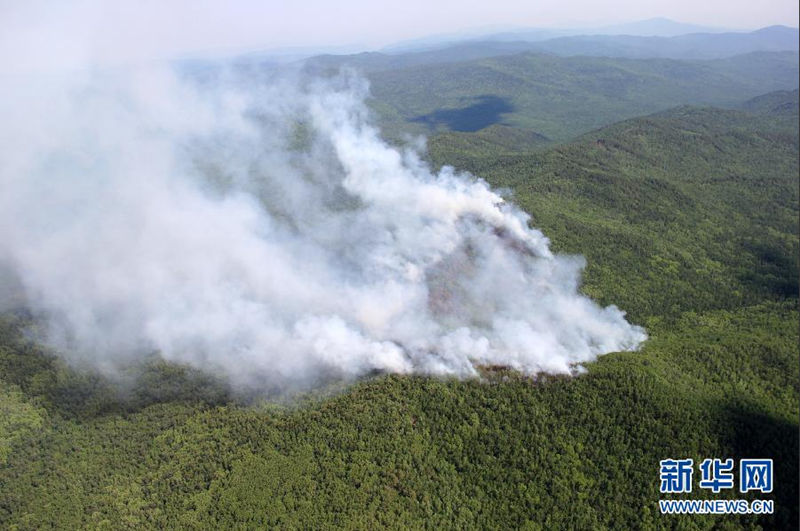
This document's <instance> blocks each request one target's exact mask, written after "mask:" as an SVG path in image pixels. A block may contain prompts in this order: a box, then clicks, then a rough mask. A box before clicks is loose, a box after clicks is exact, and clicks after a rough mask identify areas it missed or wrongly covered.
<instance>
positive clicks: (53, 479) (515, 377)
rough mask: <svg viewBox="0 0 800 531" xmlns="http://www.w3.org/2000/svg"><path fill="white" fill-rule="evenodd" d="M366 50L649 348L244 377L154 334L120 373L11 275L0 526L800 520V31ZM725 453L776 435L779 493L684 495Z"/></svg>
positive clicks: (702, 524)
mask: <svg viewBox="0 0 800 531" xmlns="http://www.w3.org/2000/svg"><path fill="white" fill-rule="evenodd" d="M545 71H546V72H548V76H550V77H549V78H547V79H543V78H542V77H541V76H538V77H537V76H534V75H533V74H531V73H532V72H545ZM675 71H680V72H682V74H683V75H685V76H686V78H687V79H688V78H692V77H694V79H695V82H694V83H695V85H691V86H688V88H687V85H686V84H683V85H681V84H680V83H677V85H681V86H677V85H676V83H675V82H674V79H675V77H674V76H672V75H671V72H675ZM745 71H746V72H745ZM743 72H745V73H743ZM764 72H772V73H773V74H770V75H766V74H764ZM490 74H491V75H490ZM370 75H371V76H372V77H373V79H372V82H373V91H372V95H373V101H372V102H371V105H372V107H373V109H375V111H376V112H377V114H378V122H379V123H380V124H381V126H382V127H384V128H391V127H393V126H394V125H396V124H399V123H400V122H402V124H403V125H402V127H403V128H406V129H403V131H406V132H407V131H412V132H418V131H424V132H426V133H427V134H429V135H430V136H429V139H428V142H427V148H426V152H425V154H424V157H425V158H426V160H427V161H428V162H429V163H430V164H431V165H432V166H433V167H434V168H439V167H441V166H443V165H450V166H454V167H456V168H458V169H459V170H463V171H469V172H471V173H472V174H473V175H475V176H478V177H480V178H482V179H485V180H486V181H487V182H488V183H489V184H491V185H492V186H493V187H495V188H498V189H503V190H507V191H508V194H509V195H508V196H509V198H510V200H512V201H513V202H514V203H516V204H517V205H519V206H520V207H522V208H523V209H524V210H525V211H526V212H528V213H530V214H531V216H532V218H531V225H532V226H535V227H537V228H539V229H540V230H542V232H543V233H544V234H545V235H546V236H547V237H548V238H550V240H551V242H552V247H553V250H554V251H555V252H558V253H563V254H580V255H583V256H585V257H586V260H587V268H586V270H585V272H584V275H583V284H582V286H581V291H582V292H583V293H585V294H586V295H588V296H590V297H591V298H592V299H594V300H596V301H598V302H599V303H600V304H602V305H604V306H605V305H608V304H615V305H617V306H619V307H620V308H623V309H624V310H625V311H626V312H627V318H628V319H629V320H630V321H631V322H632V323H635V324H638V325H641V326H643V327H645V328H646V330H647V332H648V335H649V339H648V340H647V341H646V343H645V344H644V346H643V348H642V349H641V350H639V351H636V352H621V353H612V354H608V355H605V356H602V357H601V358H599V359H598V360H597V361H595V362H591V363H586V364H585V365H584V367H583V368H584V372H583V374H579V375H577V376H574V377H569V376H552V375H547V374H538V375H534V376H526V375H523V374H520V373H517V372H515V371H512V370H509V369H507V368H504V367H483V368H482V369H481V371H482V374H481V375H480V377H477V378H471V379H457V378H439V377H429V376H424V375H392V374H375V375H373V376H370V377H368V378H363V379H361V380H358V381H356V382H331V383H329V384H328V385H327V386H325V387H322V388H317V389H315V390H313V391H309V392H307V393H304V394H302V395H300V396H291V397H285V396H266V397H265V396H258V395H253V394H249V395H246V396H243V395H242V394H241V393H237V392H236V390H235V389H232V388H231V387H230V386H229V384H228V383H227V382H226V381H225V380H223V379H221V378H219V377H217V376H215V375H213V374H207V373H204V372H202V371H199V370H197V369H194V368H192V367H189V366H184V365H180V364H174V363H168V362H165V361H163V360H162V359H160V358H159V357H158V356H157V355H155V354H154V355H153V356H152V357H150V358H147V359H145V360H143V361H142V362H141V363H140V364H139V365H138V366H136V367H133V368H131V373H130V374H127V375H124V376H125V377H124V378H122V379H121V382H122V383H121V382H120V381H113V380H110V379H108V378H107V377H105V376H103V375H101V374H100V373H98V372H95V371H93V370H91V369H88V368H85V367H80V366H75V365H69V364H67V363H65V362H64V361H63V359H62V358H61V357H60V356H58V355H57V353H56V352H54V351H52V350H51V349H50V348H48V347H46V346H43V345H42V344H41V343H39V342H37V341H36V339H35V337H36V334H35V331H36V330H37V327H40V326H42V324H41V323H40V322H38V321H37V317H36V316H35V315H34V314H33V313H31V312H30V311H29V310H28V309H26V308H25V305H24V296H23V295H22V294H20V293H19V292H17V291H15V290H16V288H15V287H14V286H13V285H11V284H8V281H6V280H4V282H5V283H6V284H8V285H6V284H4V285H3V286H2V290H0V292H1V293H3V296H4V298H5V300H4V305H3V307H4V308H6V310H5V311H4V312H3V314H2V317H1V318H0V527H2V528H4V529H15V530H16V529H18V530H23V529H26V530H27V529H31V530H33V529H56V528H58V529H80V528H90V529H142V528H150V529H173V528H180V529H229V528H230V529H238V528H310V529H331V528H348V529H379V528H394V529H400V528H430V529H440V528H456V529H462V528H464V529H467V528H486V529H514V528H524V529H558V528H566V529H626V528H632V529H659V528H678V529H738V528H746V529H796V528H797V522H798V503H797V500H798V495H800V492H799V491H798V476H797V470H798V466H799V465H800V463H798V453H799V452H800V447H799V444H800V442H799V440H798V410H799V409H800V394H799V393H800V389H799V384H800V367H798V342H799V341H800V337H799V336H798V320H799V319H800V314H798V277H799V276H800V271H799V270H798V256H799V255H800V244H799V241H798V215H800V206H799V204H800V198H799V197H798V194H799V191H798V186H799V185H800V175H799V174H798V157H799V156H800V151H798V92H797V90H793V89H794V88H795V87H796V83H797V54H796V53H793V52H775V53H774V54H772V55H765V56H764V57H760V58H759V57H752V56H741V57H739V58H735V59H715V60H714V61H710V62H708V63H704V64H700V63H698V62H691V61H687V62H680V61H677V60H671V59H664V60H658V61H639V60H636V59H609V58H587V57H579V58H558V57H554V56H543V55H536V54H530V53H525V54H522V55H513V56H502V57H499V58H490V59H479V60H472V61H462V62H453V63H448V65H447V66H446V67H440V66H430V65H423V66H413V67H408V69H407V70H403V69H397V70H392V71H388V70H387V71H382V72H376V73H373V74H370ZM526 76H527V77H526ZM586 76H590V77H591V76H595V77H594V79H595V80H596V84H595V85H589V84H587V83H586V82H585V77H586ZM731 76H736V80H737V81H736V83H732V84H729V83H728V81H727V80H728V79H730V77H731ZM534 78H535V79H534ZM421 79H422V80H424V84H423V83H422V82H421V81H420V80H421ZM639 79H642V80H645V81H644V82H642V83H643V84H642V86H643V87H644V88H643V89H641V90H636V91H634V90H630V91H629V92H627V93H626V94H625V90H624V89H625V88H626V87H629V86H631V84H633V83H637V84H638V83H639V81H638V80H639ZM709 80H711V81H713V83H711V82H709ZM447 83H450V84H451V86H449V87H447V90H443V91H440V90H438V89H437V88H435V87H440V86H443V84H444V85H446V84H447ZM792 84H794V85H793V86H792ZM701 85H702V87H703V88H702V90H701V89H699V88H698V87H699V86H701ZM520 86H524V87H526V88H525V90H521V89H519V87H520ZM414 87H417V88H418V89H419V90H420V91H425V92H426V93H427V94H435V95H436V98H438V99H436V101H433V100H430V99H429V100H422V99H419V98H418V97H417V95H416V93H415V92H414V91H415V90H416V89H415V88H414ZM432 87H434V88H432ZM537 87H538V88H537ZM576 87H582V89H581V90H582V91H583V92H580V93H578V94H577V95H576V93H575V92H574V90H577V89H576ZM621 91H622V93H623V95H622V96H620V93H621ZM512 93H513V94H518V96H513V97H512V96H511V94H512ZM588 93H591V96H586V97H585V98H584V95H585V94H588ZM688 93H691V94H692V96H691V97H688V96H687V94H688ZM487 94H489V95H493V96H494V97H496V98H501V99H502V98H507V99H506V100H504V101H505V105H507V106H503V105H494V106H493V102H494V103H495V104H496V103H497V100H492V99H486V98H484V99H481V97H482V96H484V95H487ZM554 94H561V95H562V96H563V97H564V99H562V100H558V99H557V98H556V99H555V100H553V101H560V103H561V104H560V105H556V104H553V105H542V103H541V102H543V101H550V99H551V98H553V95H554ZM570 98H571V99H570ZM574 99H578V100H581V101H583V102H584V106H583V107H579V108H574V107H572V106H571V104H570V103H569V102H570V101H573V100H574ZM637 101H638V103H637ZM470 105H483V107H479V109H482V110H484V111H486V113H488V114H490V115H491V116H489V118H486V119H485V120H484V121H483V122H481V123H480V124H479V125H480V127H479V128H473V127H472V125H471V124H467V125H466V126H464V127H460V126H458V124H460V123H461V122H459V121H458V118H459V117H458V115H457V114H452V113H451V114H449V115H448V114H447V113H446V112H444V111H447V110H448V109H450V110H453V109H457V108H460V107H459V106H465V107H469V106H470ZM540 108H545V109H546V111H547V112H542V113H538V112H537V110H538V109H540ZM589 109H594V110H595V111H596V112H594V113H593V114H589ZM437 112H438V114H437ZM443 112H444V114H443ZM420 117H424V118H420ZM454 123H455V124H456V125H457V127H452V125H453V124H454ZM393 124H394V125H393ZM398 127H399V126H398ZM387 136H391V135H390V134H389V135H387ZM401 136H402V135H401V134H399V133H398V134H397V135H395V139H400V138H401ZM397 141H399V140H397ZM715 457H718V458H733V459H735V460H736V461H737V462H738V460H739V459H740V458H748V457H758V458H771V459H773V460H774V463H775V472H774V474H775V480H774V481H775V487H774V490H773V493H772V494H770V495H766V497H768V498H769V499H774V500H775V513H774V514H772V515H726V516H710V515H703V516H692V517H682V516H667V515H661V514H660V513H659V511H658V503H657V501H658V500H659V499H661V498H664V497H665V495H662V494H660V493H659V481H658V473H659V461H660V460H662V459H667V458H692V459H694V461H695V462H700V461H702V460H703V459H705V458H715ZM694 492H695V494H694V495H693V497H704V496H705V497H711V496H712V494H711V493H710V492H708V491H703V490H701V489H696V490H695V491H694ZM713 496H714V497H715V498H723V499H728V498H731V499H732V498H736V497H744V498H745V499H755V498H758V497H759V496H760V494H759V493H748V494H743V495H740V494H738V493H736V492H735V491H734V490H731V491H723V492H722V493H720V494H715V495H713Z"/></svg>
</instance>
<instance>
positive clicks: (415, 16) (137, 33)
mask: <svg viewBox="0 0 800 531" xmlns="http://www.w3.org/2000/svg"><path fill="white" fill-rule="evenodd" d="M653 17H666V18H670V19H673V20H676V21H679V22H685V23H694V24H701V25H706V26H717V27H726V28H736V29H756V28H760V27H763V26H768V25H773V24H782V25H787V26H794V27H796V26H797V25H798V4H797V1H796V0H761V1H760V2H753V1H752V0H704V1H702V2H698V1H697V0H638V1H630V0H627V1H624V0H607V1H604V2H596V1H594V0H575V1H565V0H540V1H536V0H492V1H491V2H487V1H486V0H479V1H475V0H436V1H435V2H433V1H431V0H403V1H402V2H393V3H387V2H376V1H374V0H373V1H366V0H338V1H337V2H331V1H327V0H305V1H284V0H264V1H257V0H226V1H222V0H216V1H212V0H139V1H133V0H118V1H105V2H104V1H99V0H71V1H64V0H27V1H12V0H0V60H1V61H2V65H0V68H2V69H3V70H5V71H8V70H9V69H11V70H14V69H20V68H27V69H50V68H70V67H74V66H82V65H96V64H102V65H109V64H112V65H113V64H125V63H130V62H142V61H150V60H162V59H168V58H174V57H180V56H191V55H194V56H197V55H202V54H211V55H214V54H216V55H219V54H228V53H238V52H247V51H258V50H269V49H275V48H287V47H303V48H314V47H337V46H338V47H348V48H350V49H356V50H370V49H378V48H380V47H382V46H386V45H390V44H392V43H395V42H398V41H402V40H405V39H413V38H419V37H423V36H426V35H431V34H437V33H448V32H458V31H464V30H469V29H471V28H478V27H509V26H528V27H551V28H569V27H591V26H602V25H605V24H616V23H624V22H632V21H636V20H643V19H648V18H653Z"/></svg>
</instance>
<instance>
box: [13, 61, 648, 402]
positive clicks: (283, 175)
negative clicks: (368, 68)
mask: <svg viewBox="0 0 800 531" xmlns="http://www.w3.org/2000/svg"><path fill="white" fill-rule="evenodd" d="M188 77H189V78H190V80H189V79H187V76H185V75H184V76H176V75H173V74H171V73H170V72H167V71H155V70H139V71H137V72H133V73H130V72H129V73H126V74H122V73H113V72H112V73H109V72H106V73H103V74H96V75H93V76H92V77H91V81H86V80H85V79H83V80H82V81H81V82H80V83H78V82H76V81H75V80H74V79H73V80H71V81H69V80H66V79H65V78H64V77H60V78H58V79H56V78H53V77H41V78H39V79H38V82H37V83H36V84H35V85H34V84H31V83H30V79H26V80H24V82H23V80H17V81H18V82H16V83H15V81H14V80H10V81H9V82H8V83H6V84H5V88H4V89H3V90H4V92H6V94H5V96H4V97H3V98H2V103H0V105H2V106H3V109H2V112H3V116H5V117H7V120H6V123H5V124H4V125H3V127H2V128H1V129H0V134H1V135H2V138H0V146H2V148H0V149H2V152H3V153H2V162H0V172H1V173H0V179H2V186H3V192H4V193H3V196H2V199H1V200H0V202H1V204H0V224H2V233H1V234H0V238H1V239H2V241H1V243H2V255H1V256H2V257H3V259H4V260H5V261H6V262H8V263H9V264H11V267H13V269H14V270H15V271H16V273H17V275H18V276H19V278H20V280H21V282H22V285H23V286H24V288H25V292H26V296H27V300H28V303H29V304H30V305H31V307H32V308H33V309H34V310H35V311H37V312H38V313H39V314H41V315H43V316H45V317H46V320H47V323H48V327H49V328H48V334H47V337H48V340H49V341H50V342H51V343H52V344H53V345H55V346H56V347H57V348H58V349H59V350H60V351H61V352H62V353H63V354H64V355H65V356H66V357H68V358H70V359H72V360H75V361H89V362H91V363H92V364H94V365H96V366H98V367H101V368H103V369H105V370H109V371H113V370H115V369H116V368H118V367H119V366H122V365H125V364H128V363H131V362H134V361H135V360H137V359H139V358H141V357H142V356H144V355H148V354H151V353H153V352H158V353H159V354H160V355H161V356H163V357H164V358H165V359H167V360H171V361H176V362H181V363H187V364H190V365H192V366H195V367H198V368H201V369H204V370H210V371H214V372H221V373H222V374H225V375H227V376H229V377H230V378H231V379H232V381H233V382H235V383H238V384H242V385H246V386H252V387H254V388H258V387H259V386H264V385H269V386H273V385H292V386H301V387H302V386H309V385H314V384H315V383H316V382H318V381H320V379H324V378H328V377H336V378H341V377H344V378H351V377H357V376H359V375H363V374H366V373H370V372H373V371H388V372H396V373H411V372H419V373H431V374H452V375H458V376H469V375H472V374H475V372H476V366H479V365H483V364H491V365H507V366H511V367H514V368H516V369H519V370H521V371H524V372H526V373H536V372H539V371H546V372H552V373H570V372H574V370H575V366H576V364H577V363H580V362H585V361H589V360H592V359H594V358H596V357H597V356H599V355H601V354H604V353H607V352H611V351H618V350H628V349H635V348H637V346H638V345H639V344H640V343H641V342H642V341H643V340H644V339H645V338H646V336H645V333H644V331H643V330H642V329H641V328H639V327H636V326H632V325H630V324H629V323H627V322H626V321H625V319H624V314H623V312H621V311H620V310H618V309H617V308H616V307H613V306H610V307H607V308H601V307H599V306H597V305H596V304H595V303H593V302H592V301H591V300H589V299H588V298H586V297H584V296H582V295H580V294H579V293H578V287H579V281H580V272H581V269H582V267H583V265H584V263H583V260H582V259H581V258H579V257H569V256H554V255H553V254H552V253H551V252H550V250H549V248H548V243H549V242H548V240H547V238H546V237H544V236H543V235H542V233H540V232H539V231H537V230H535V229H531V228H529V227H528V216H527V215H526V214H525V213H523V212H521V211H520V210H519V209H517V208H516V207H515V206H513V205H512V204H510V203H508V202H505V201H504V200H503V199H502V198H501V197H500V196H499V195H497V194H496V193H494V192H493V191H492V190H490V188H489V187H488V186H487V185H486V183H484V182H483V181H481V180H478V179H475V178H473V177H471V176H468V175H463V174H458V173H456V172H455V171H454V170H453V169H451V168H444V169H443V170H442V171H441V172H439V173H438V174H433V173H432V172H431V170H430V169H429V167H428V166H427V165H426V164H425V163H424V162H423V161H422V160H420V158H419V156H418V154H417V153H416V152H414V151H410V150H407V151H402V150H398V149H395V148H393V147H390V146H389V145H387V144H386V143H385V142H383V141H382V140H381V139H380V137H379V134H378V132H377V130H376V129H375V128H374V127H373V126H372V125H370V122H369V117H368V115H367V111H366V107H365V106H364V103H363V102H364V98H365V96H366V93H367V86H366V83H365V82H364V81H363V80H362V79H360V78H358V77H356V76H352V75H342V76H339V77H337V78H335V79H332V80H327V81H309V80H301V79H299V77H298V76H295V77H288V76H283V77H281V80H279V81H276V80H275V79H274V76H273V79H269V77H270V76H269V75H267V74H261V75H256V74H254V73H252V72H239V73H237V74H230V73H229V74H226V75H221V74H219V73H214V72H201V73H200V74H198V75H193V76H188Z"/></svg>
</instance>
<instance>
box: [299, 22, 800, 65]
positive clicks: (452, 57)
mask: <svg viewBox="0 0 800 531" xmlns="http://www.w3.org/2000/svg"><path fill="white" fill-rule="evenodd" d="M503 35H505V36H510V35H518V36H521V35H522V34H519V33H518V34H503ZM798 39H800V33H798V29H797V28H789V27H786V26H770V27H767V28H762V29H759V30H756V31H752V32H748V33H736V32H724V33H691V34H687V35H680V36H674V37H663V36H637V35H574V36H567V37H557V38H548V39H546V40H524V39H519V40H513V41H507V40H503V39H500V38H495V39H492V38H487V39H486V40H480V41H475V40H469V41H462V42H459V43H454V44H449V45H447V46H444V47H438V48H435V49H428V50H424V51H413V52H405V53H380V52H365V53H360V54H354V55H319V56H316V57H312V58H310V59H308V60H307V61H306V68H307V69H308V70H310V71H315V72H320V71H322V72H324V71H326V70H330V69H338V68H340V67H341V66H345V65H347V66H351V67H355V68H357V69H360V70H362V71H364V72H376V71H382V70H394V69H397V68H406V67H411V66H421V65H429V64H437V63H451V62H458V61H467V60H472V59H483V58H488V57H497V56H501V55H509V54H514V53H522V52H538V53H548V54H553V55H560V56H566V57H569V56H578V55H585V56H595V57H597V56H600V57H627V58H641V59H644V58H663V59H719V58H724V57H732V56H735V55H742V54H747V53H752V52H778V51H792V52H797V51H798V50H799V49H800V46H798Z"/></svg>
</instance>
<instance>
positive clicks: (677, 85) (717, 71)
mask: <svg viewBox="0 0 800 531" xmlns="http://www.w3.org/2000/svg"><path fill="white" fill-rule="evenodd" d="M368 77H369V80H370V82H371V89H372V95H373V100H372V107H373V108H374V109H375V110H376V111H377V114H378V115H379V117H380V118H381V124H382V125H383V129H384V131H385V132H387V133H390V136H397V131H406V132H412V133H429V132H431V131H434V132H441V131H447V130H460V131H473V130H474V128H475V127H476V126H478V125H480V126H481V127H485V126H486V125H489V124H490V123H501V124H503V125H510V126H514V127H519V128H523V129H527V130H530V131H536V132H537V133H539V134H541V135H544V136H546V137H548V138H550V139H553V140H556V141H565V140H569V139H572V138H574V137H575V136H576V135H579V134H582V133H585V132H587V131H590V130H592V129H595V128H598V127H602V126H605V125H608V124H611V123H613V122H617V121H619V120H623V119H627V118H632V117H635V116H641V115H643V114H649V113H652V112H657V111H661V110H665V109H668V108H671V107H674V106H676V105H682V104H696V105H716V106H735V105H739V104H740V103H741V102H742V101H744V100H746V99H748V98H752V97H755V96H758V95H759V94H764V93H766V92H769V91H774V90H792V89H795V88H797V77H798V55H797V52H769V53H768V52H759V53H753V54H747V55H740V56H736V57H731V58H726V59H716V60H713V61H678V60H672V59H652V58H650V59H623V58H616V57H558V56H553V55H543V54H534V53H522V54H518V55H506V56H502V57H493V58H488V59H479V60H472V61H460V62H453V63H446V64H437V65H423V66H416V67H408V68H400V69H396V70H386V71H380V72H371V73H368ZM487 96H491V97H492V98H494V101H495V102H497V103H496V104H495V105H493V106H489V107H487V106H482V105H481V102H482V100H481V98H484V97H487ZM500 103H502V105H500ZM499 111H502V112H499Z"/></svg>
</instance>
